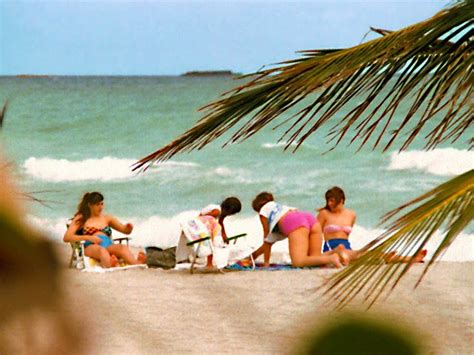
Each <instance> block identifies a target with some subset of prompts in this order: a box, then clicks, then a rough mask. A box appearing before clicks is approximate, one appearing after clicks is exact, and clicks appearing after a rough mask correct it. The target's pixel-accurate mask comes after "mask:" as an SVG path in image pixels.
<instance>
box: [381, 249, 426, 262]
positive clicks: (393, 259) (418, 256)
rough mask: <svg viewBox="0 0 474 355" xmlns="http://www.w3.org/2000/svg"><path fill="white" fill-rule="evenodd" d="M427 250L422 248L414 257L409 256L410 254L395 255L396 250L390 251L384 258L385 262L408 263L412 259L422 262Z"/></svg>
mask: <svg viewBox="0 0 474 355" xmlns="http://www.w3.org/2000/svg"><path fill="white" fill-rule="evenodd" d="M427 252H428V251H427V250H426V249H423V250H422V251H420V252H419V253H418V254H416V255H415V256H414V257H411V256H400V255H397V252H395V251H391V252H390V253H387V254H386V255H385V257H384V259H385V262H386V263H387V264H396V263H409V262H410V261H412V259H413V262H414V263H421V262H423V259H424V258H425V256H426V254H427Z"/></svg>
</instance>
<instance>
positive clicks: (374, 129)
mask: <svg viewBox="0 0 474 355" xmlns="http://www.w3.org/2000/svg"><path fill="white" fill-rule="evenodd" d="M473 18H474V2H472V1H461V2H458V3H456V4H454V5H453V6H451V7H449V8H447V9H446V10H443V11H441V12H439V13H438V14H436V15H435V16H434V17H432V18H430V19H428V20H426V21H423V22H420V23H418V24H415V25H413V26H409V27H406V28H404V29H401V30H399V31H393V32H390V31H381V30H378V32H379V33H380V32H382V35H383V36H382V37H380V38H377V39H375V40H372V41H369V42H366V43H362V44H360V45H358V46H355V47H352V48H347V49H340V50H337V49H330V50H310V51H304V52H303V57H302V58H298V59H295V60H291V61H287V62H284V63H280V66H277V67H275V68H270V69H266V70H262V71H259V72H257V73H255V74H253V75H252V76H249V78H250V81H249V82H248V83H245V84H243V85H241V86H239V87H236V88H235V89H233V90H231V91H230V92H228V93H225V94H224V96H223V98H221V99H219V100H217V101H215V102H213V103H211V104H209V105H207V106H205V107H203V108H202V110H203V111H204V112H205V114H204V116H203V117H202V118H201V119H200V120H199V121H198V122H197V123H196V124H195V126H194V127H192V128H191V129H189V130H188V131H187V132H185V133H184V134H182V135H181V136H179V137H178V138H176V139H175V140H173V141H172V142H171V143H169V144H168V145H166V146H164V147H162V148H161V149H159V150H157V151H155V152H153V153H151V154H150V155H148V156H146V157H144V158H142V159H141V160H140V161H138V162H137V163H136V164H135V165H134V170H136V169H146V168H147V167H149V165H150V164H152V163H154V162H156V161H163V160H166V159H169V158H171V157H172V156H174V155H175V154H177V153H180V152H185V151H191V150H194V149H201V148H203V147H205V146H206V145H207V144H209V143H211V142H212V141H214V140H216V139H217V138H219V137H221V136H222V135H223V134H224V133H226V132H227V131H229V130H230V129H232V128H236V127H237V125H239V129H238V130H237V131H236V132H235V133H234V134H233V135H232V136H231V138H230V139H229V140H228V141H227V143H235V142H240V141H243V140H245V139H247V138H249V137H251V136H252V135H253V134H255V133H257V132H258V131H259V130H260V129H262V128H263V127H265V126H267V125H268V124H269V123H275V120H276V119H277V118H278V117H280V116H281V115H282V114H283V113H287V112H288V110H290V109H294V108H296V109H299V111H298V112H297V113H296V114H295V115H293V116H291V118H290V119H287V120H286V121H284V122H283V123H282V124H284V125H287V129H286V131H285V132H284V134H283V135H282V136H281V138H280V140H285V141H286V142H287V146H286V148H288V147H289V146H290V145H291V144H292V143H296V147H295V149H298V147H299V146H300V145H301V144H302V143H303V142H304V141H305V140H306V139H307V138H308V137H309V136H310V135H312V134H313V133H315V132H316V131H318V130H321V128H322V127H326V126H327V127H329V128H330V131H329V133H328V142H332V143H333V144H334V145H337V144H338V143H339V142H341V140H343V139H344V138H346V137H347V136H349V134H348V133H349V132H350V133H352V135H353V136H352V138H350V143H353V142H356V141H357V142H359V148H361V147H363V146H364V145H366V144H367V143H368V142H369V141H371V138H372V141H373V143H371V145H372V148H373V149H375V148H377V147H378V146H383V150H384V151H386V150H387V149H389V148H390V147H391V146H392V145H393V144H394V142H395V141H396V139H397V138H399V139H403V141H402V142H401V147H400V150H403V149H406V148H407V147H408V146H409V145H410V144H411V143H412V142H413V140H414V139H415V138H416V137H418V136H419V135H420V134H421V133H420V132H422V131H423V130H427V128H426V127H427V126H430V129H429V130H428V132H426V133H425V135H424V137H423V139H424V140H425V147H426V148H428V149H429V148H434V147H436V146H437V145H438V144H440V143H443V142H447V141H456V140H457V139H459V138H460V137H461V136H462V135H463V134H464V133H465V132H466V130H467V129H468V128H469V127H470V126H471V125H472V117H473V105H472V100H471V97H472V90H473V89H472V87H473V83H474V76H473V74H472V64H473V55H472V49H473V44H472V38H473V35H474V30H473V28H472V23H473V20H472V19H473ZM383 89H386V90H385V93H383V92H382V90H383ZM356 98H357V100H359V101H360V102H359V103H357V104H354V102H353V101H351V100H354V99H356ZM402 102H406V103H407V104H408V106H409V109H408V112H406V113H405V116H404V119H403V120H402V122H401V123H398V122H393V116H394V114H395V112H400V106H401V104H402ZM301 106H303V107H302V108H301ZM348 107H351V108H352V109H351V110H350V111H349V112H348V113H346V114H344V115H343V116H342V118H340V119H337V120H336V119H335V117H336V115H338V114H340V113H341V111H343V110H344V109H346V108H348ZM248 117H249V118H248ZM428 123H430V124H429V125H428ZM402 135H403V136H404V138H400V136H402ZM382 138H385V139H387V141H384V142H383V140H382ZM227 143H226V144H227Z"/></svg>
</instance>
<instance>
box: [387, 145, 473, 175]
mask: <svg viewBox="0 0 474 355" xmlns="http://www.w3.org/2000/svg"><path fill="white" fill-rule="evenodd" d="M471 169H474V152H471V151H467V150H459V149H454V148H443V149H434V150H430V151H420V150H414V151H407V152H400V153H398V152H394V153H392V154H391V156H390V165H389V166H388V170H421V171H424V172H427V173H429V174H434V175H448V176H449V175H459V174H462V173H465V172H466V171H468V170H471Z"/></svg>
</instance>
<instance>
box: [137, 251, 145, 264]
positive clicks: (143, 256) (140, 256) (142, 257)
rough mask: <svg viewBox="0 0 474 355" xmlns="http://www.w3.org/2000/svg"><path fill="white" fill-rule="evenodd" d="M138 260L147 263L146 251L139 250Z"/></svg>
mask: <svg viewBox="0 0 474 355" xmlns="http://www.w3.org/2000/svg"><path fill="white" fill-rule="evenodd" d="M137 260H138V262H139V263H140V264H146V255H145V253H144V252H142V251H139V252H138V255H137Z"/></svg>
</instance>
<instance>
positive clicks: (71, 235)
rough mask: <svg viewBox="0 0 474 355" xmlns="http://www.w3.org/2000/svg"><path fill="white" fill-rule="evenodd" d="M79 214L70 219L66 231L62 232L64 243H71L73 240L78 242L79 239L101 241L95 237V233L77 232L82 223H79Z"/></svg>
mask: <svg viewBox="0 0 474 355" xmlns="http://www.w3.org/2000/svg"><path fill="white" fill-rule="evenodd" d="M81 218H82V216H81V215H76V216H74V218H73V219H72V221H71V223H70V224H69V225H68V228H67V230H66V233H64V237H63V241H64V242H65V243H73V242H80V241H90V242H92V243H94V244H98V243H100V242H101V239H100V238H99V237H97V235H95V234H94V235H80V234H78V233H77V232H78V231H79V229H80V227H81V225H82V223H81Z"/></svg>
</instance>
